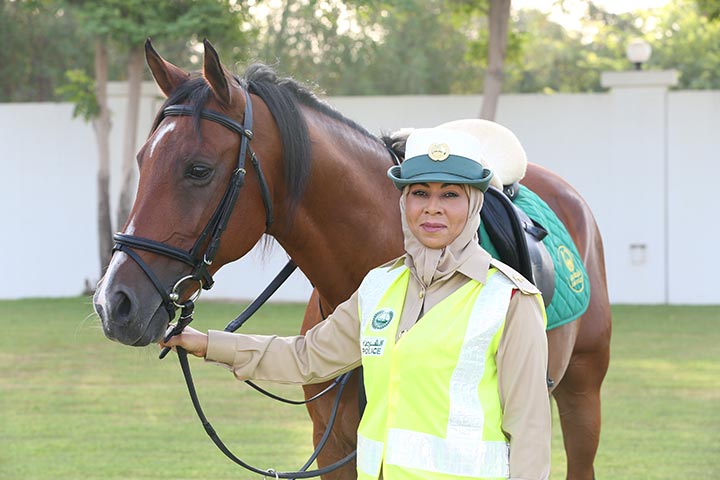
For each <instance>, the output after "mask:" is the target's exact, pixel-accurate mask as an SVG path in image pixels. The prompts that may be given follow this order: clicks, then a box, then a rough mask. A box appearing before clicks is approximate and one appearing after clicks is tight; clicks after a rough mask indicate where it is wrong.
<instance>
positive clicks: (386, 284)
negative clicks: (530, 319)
mask: <svg viewBox="0 0 720 480" xmlns="http://www.w3.org/2000/svg"><path fill="white" fill-rule="evenodd" d="M409 280H410V271H409V270H408V269H407V267H404V266H403V267H398V266H395V267H381V268H377V269H374V270H372V271H371V272H370V273H369V274H368V275H367V276H366V277H365V279H364V280H363V283H362V285H361V286H360V290H359V318H360V319H361V322H362V323H361V326H360V333H361V334H360V342H361V345H360V347H361V351H362V365H363V369H364V372H365V375H364V379H365V392H366V394H367V407H366V409H365V413H364V415H363V418H362V420H361V422H360V426H359V428H358V456H357V468H358V479H377V478H379V476H380V473H381V472H380V471H381V469H382V475H383V478H384V479H385V480H410V479H433V480H445V479H447V480H458V479H462V478H468V479H470V478H472V479H500V478H508V477H509V457H510V451H509V443H508V439H507V438H506V437H505V435H504V434H503V432H502V428H501V425H502V408H501V403H500V395H499V392H498V378H497V366H496V364H495V355H496V353H497V349H498V344H499V342H500V337H501V336H502V331H503V327H504V325H505V317H506V314H507V310H508V306H509V304H510V298H511V295H512V289H513V287H514V284H513V283H512V282H511V281H510V280H509V279H508V278H507V277H505V275H503V274H501V273H498V271H497V270H496V269H495V268H491V269H490V271H489V273H488V280H487V284H486V285H484V286H483V284H482V283H480V282H477V281H475V280H470V281H469V282H468V283H467V284H465V285H463V286H462V287H461V288H460V289H458V290H457V291H455V292H454V293H453V294H452V295H450V296H449V297H448V298H446V299H444V300H443V301H441V302H440V303H438V304H437V305H435V306H434V307H433V308H432V309H431V310H430V311H428V312H426V313H425V315H424V316H423V317H422V319H421V320H420V321H419V322H418V323H417V324H416V325H415V326H413V327H412V329H410V330H409V331H408V332H407V333H405V334H404V335H403V336H402V337H401V338H400V339H399V340H398V341H397V342H395V338H396V334H397V329H398V324H399V322H400V317H401V313H402V309H403V304H404V300H405V294H406V292H407V288H408V282H409Z"/></svg>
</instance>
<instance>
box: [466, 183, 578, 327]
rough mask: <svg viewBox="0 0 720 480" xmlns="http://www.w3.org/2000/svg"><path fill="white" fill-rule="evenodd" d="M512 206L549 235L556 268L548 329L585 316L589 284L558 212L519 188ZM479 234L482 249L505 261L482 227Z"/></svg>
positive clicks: (529, 192)
mask: <svg viewBox="0 0 720 480" xmlns="http://www.w3.org/2000/svg"><path fill="white" fill-rule="evenodd" d="M513 203H514V204H515V206H516V207H518V208H520V209H521V210H522V211H524V212H525V213H526V214H527V215H528V216H529V217H530V218H532V219H533V220H535V221H536V222H537V223H539V224H540V225H542V226H543V227H544V228H545V229H546V230H547V232H548V235H547V236H546V237H545V238H544V239H543V244H544V245H545V247H546V248H547V250H548V252H549V253H550V256H551V257H552V260H553V264H554V265H555V293H554V294H553V297H552V302H550V305H548V306H547V308H546V311H547V322H548V323H547V329H548V330H551V329H553V328H557V327H559V326H560V325H564V324H566V323H569V322H572V321H573V320H575V319H576V318H578V317H579V316H580V315H582V314H583V313H585V310H587V308H588V304H589V303H590V280H589V279H588V276H587V272H586V271H585V266H584V265H583V263H582V260H581V259H580V254H579V253H578V251H577V248H576V247H575V243H574V242H573V240H572V238H571V237H570V234H569V233H568V231H567V229H566V228H565V225H563V223H562V222H561V221H560V219H559V218H558V217H557V215H555V212H553V211H552V210H551V209H550V207H549V206H548V204H547V203H545V202H544V201H543V200H542V199H541V198H540V197H538V196H537V195H536V194H535V193H534V192H532V191H531V190H530V189H528V188H527V187H525V186H523V185H520V190H519V193H518V195H517V197H516V198H515V200H514V201H513ZM479 233H480V244H481V245H482V247H483V248H484V249H485V250H487V251H488V253H490V255H492V256H493V257H494V258H498V259H500V260H501V261H502V258H500V257H499V254H498V251H497V249H496V248H495V247H494V246H493V244H492V242H490V239H489V235H488V233H487V230H485V226H484V225H483V224H482V223H481V224H480V229H479Z"/></svg>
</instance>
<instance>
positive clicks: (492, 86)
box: [480, 0, 510, 120]
mask: <svg viewBox="0 0 720 480" xmlns="http://www.w3.org/2000/svg"><path fill="white" fill-rule="evenodd" d="M489 3H490V10H489V12H488V27H489V29H490V41H489V43H488V68H487V71H486V73H485V91H484V92H483V104H482V110H481V111H480V118H484V119H486V120H495V112H496V111H497V104H498V99H499V98H500V93H501V92H502V84H503V64H504V63H505V51H506V50H507V40H508V22H509V21H510V0H489Z"/></svg>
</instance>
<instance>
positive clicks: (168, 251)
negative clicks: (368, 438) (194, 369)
mask: <svg viewBox="0 0 720 480" xmlns="http://www.w3.org/2000/svg"><path fill="white" fill-rule="evenodd" d="M242 90H243V93H244V95H245V114H244V119H243V124H242V125H241V124H239V123H238V122H236V121H235V120H233V119H231V118H230V117H228V116H226V115H223V114H221V113H218V112H215V111H212V110H208V109H203V110H200V111H199V112H198V114H199V116H200V118H203V119H205V120H210V121H212V122H215V123H218V124H220V125H222V126H224V127H226V128H228V129H230V130H232V131H234V132H236V133H238V134H239V135H240V150H239V153H238V160H237V167H236V168H235V170H234V171H233V174H232V176H231V178H230V183H229V184H228V187H227V189H226V190H225V193H224V195H223V197H222V199H221V201H220V203H219V205H218V206H217V208H216V210H215V212H214V213H213V215H212V217H211V218H210V220H209V221H208V223H207V225H206V226H205V228H204V229H203V230H202V232H201V233H200V236H199V237H198V238H197V240H196V241H195V244H194V245H193V247H192V248H191V249H190V251H185V250H183V249H180V248H177V247H174V246H172V245H168V244H166V243H162V242H158V241H155V240H151V239H148V238H144V237H139V236H136V235H129V234H125V233H116V234H115V235H113V240H115V245H114V246H113V251H120V252H123V253H125V254H126V255H128V256H129V257H130V258H132V259H133V261H135V263H136V264H137V265H138V266H139V267H140V269H141V270H142V271H143V272H144V273H145V275H147V277H148V278H149V279H150V281H151V282H152V284H153V285H154V286H155V289H156V290H157V291H158V293H159V294H160V296H161V298H162V305H163V306H164V307H165V309H166V310H167V312H168V317H169V320H168V321H169V322H172V321H173V319H174V318H175V314H176V311H177V310H178V309H181V314H180V319H179V321H178V322H177V324H176V325H175V326H174V328H173V329H172V330H171V331H170V332H169V333H168V334H167V335H166V336H165V341H167V340H169V339H170V338H171V337H172V336H174V335H177V334H179V333H180V332H182V330H183V329H184V328H185V327H186V326H187V325H188V324H189V323H190V322H191V321H192V315H193V310H194V308H195V301H196V300H197V299H198V298H199V297H200V293H201V292H202V290H203V289H204V290H209V289H210V288H212V286H213V284H214V280H213V277H212V275H211V274H210V271H209V267H210V266H211V265H212V262H213V260H214V258H215V255H216V254H217V251H218V248H219V245H220V238H221V237H222V234H223V232H224V231H225V230H226V228H227V225H228V222H229V221H230V217H231V216H232V212H233V209H234V207H235V203H236V202H237V198H238V195H239V194H240V189H241V188H242V186H243V185H244V183H245V174H246V173H247V172H246V170H245V159H246V157H248V155H249V157H250V161H251V162H252V164H253V167H254V168H255V172H256V173H257V176H258V181H259V184H260V193H261V196H262V201H263V205H264V206H265V230H266V231H267V229H268V228H269V227H270V225H272V222H273V206H272V201H271V199H270V189H269V188H268V185H267V181H266V179H265V175H263V172H262V169H261V168H260V163H259V161H258V159H257V157H256V155H255V152H253V150H252V148H250V141H251V140H252V138H253V131H252V121H253V115H252V103H251V101H250V93H249V90H248V89H247V88H243V89H242ZM194 114H195V109H193V108H192V107H190V106H188V105H170V106H167V107H165V108H164V109H163V111H162V114H161V117H160V118H159V119H158V122H157V123H158V124H159V123H160V121H162V119H164V118H165V117H174V116H193V115H194ZM205 244H207V247H206V248H205V251H204V253H202V254H201V253H200V252H201V250H202V248H203V246H204V245H205ZM135 250H143V251H146V252H150V253H154V254H157V255H162V256H165V257H169V258H171V259H174V260H177V261H180V262H182V263H185V264H187V265H189V266H190V267H192V271H191V272H190V274H188V275H185V276H183V277H181V278H180V279H179V280H177V281H176V282H175V283H174V285H173V287H172V289H171V290H170V291H169V292H168V291H166V289H165V287H164V286H163V284H162V283H161V281H160V279H159V278H158V277H157V275H155V273H154V272H153V271H152V269H151V268H150V266H149V265H148V264H147V263H146V262H145V261H144V260H143V259H142V258H141V257H140V255H138V254H137V253H136V252H135ZM295 268H296V265H295V264H294V263H293V262H292V260H291V261H290V262H288V264H287V265H286V266H285V268H284V269H283V270H282V271H281V272H280V273H279V274H278V276H277V277H276V278H275V279H274V280H273V281H272V282H271V284H270V285H268V287H267V288H266V289H265V291H264V292H263V293H262V294H261V295H260V297H258V299H256V301H255V302H253V303H252V304H251V305H250V306H248V308H247V309H246V310H245V311H244V312H243V313H242V314H241V315H240V316H239V317H237V318H236V319H235V320H234V321H233V322H231V323H230V324H229V325H228V326H227V327H226V328H225V330H226V331H235V330H237V328H239V327H240V326H241V325H242V324H243V323H244V322H245V320H247V319H248V318H249V317H250V315H252V313H254V312H255V311H256V310H257V309H258V308H260V306H261V305H262V304H263V303H264V302H265V301H266V300H267V298H269V297H270V295H272V293H273V292H274V291H275V290H277V288H278V287H279V286H280V285H281V284H282V283H283V282H284V280H286V279H287V278H288V277H289V276H290V274H291V273H292V272H293V271H294V270H295ZM185 282H196V283H197V284H198V289H197V290H196V291H194V292H193V293H191V294H190V297H189V298H188V299H187V300H185V301H184V302H183V303H179V302H180V298H181V295H182V291H181V287H182V285H183V284H184V283H185ZM168 351H169V349H167V348H166V349H164V350H163V351H162V352H161V354H160V358H163V357H164V356H165V355H166V354H167V352H168ZM177 353H178V359H179V361H180V366H181V368H182V371H183V375H184V377H185V383H186V384H187V387H188V392H189V394H190V398H191V400H192V403H193V407H194V408H195V412H196V413H197V415H198V417H199V418H200V421H201V422H202V425H203V427H204V428H205V431H206V433H207V434H208V436H209V437H210V439H211V440H212V441H213V442H214V443H215V445H216V446H217V447H218V449H220V451H222V452H223V454H225V456H227V457H228V458H229V459H230V460H232V461H233V462H235V463H237V464H238V465H240V466H242V467H244V468H246V469H247V470H250V471H252V472H254V473H257V474H258V475H263V476H266V477H270V478H312V477H318V476H321V475H325V474H326V473H329V472H332V471H334V470H336V469H338V468H340V467H342V466H343V465H345V464H347V463H348V462H349V461H351V460H352V459H354V458H355V455H356V452H352V453H351V454H349V455H347V456H346V457H345V458H343V459H341V460H339V461H337V462H335V463H333V464H332V465H328V466H326V467H324V468H319V469H316V470H311V471H307V469H308V468H309V467H310V465H312V463H313V462H314V461H315V459H316V458H317V456H318V455H319V453H320V450H321V449H322V447H323V446H324V445H325V442H326V441H327V439H328V438H329V435H330V432H331V430H332V426H333V424H334V421H335V418H336V415H337V411H338V407H339V403H340V395H341V394H342V392H343V390H344V388H345V385H346V384H347V381H348V379H349V377H350V372H348V373H345V374H343V375H341V376H340V377H338V378H337V379H335V381H334V382H333V383H332V384H331V385H330V386H328V387H327V388H325V389H324V390H323V391H321V392H320V393H319V394H317V395H315V396H313V397H312V398H309V399H307V400H303V401H293V400H286V399H283V398H281V397H278V396H276V395H274V394H272V393H269V392H267V391H265V390H263V389H262V388H260V387H258V386H257V385H255V384H253V383H252V382H249V381H246V383H247V384H249V385H250V386H251V387H253V388H254V389H256V390H258V391H260V392H262V393H264V394H265V395H268V396H270V397H271V398H274V399H276V400H280V401H283V402H285V403H292V404H303V403H308V402H311V401H313V400H315V399H317V398H319V397H320V396H322V395H324V394H325V393H327V392H329V391H330V390H332V389H333V388H334V387H335V386H338V385H339V389H338V392H337V395H336V398H335V403H334V405H333V410H332V414H331V418H330V420H329V421H328V425H327V428H326V431H325V434H324V435H323V437H322V439H321V441H320V442H318V445H317V447H316V448H315V451H314V452H313V454H312V455H311V456H310V458H309V459H308V461H307V462H306V463H305V464H304V465H303V467H302V468H301V469H300V470H299V471H297V472H277V471H275V470H273V469H269V470H264V469H259V468H256V467H253V466H251V465H249V464H247V463H246V462H244V461H243V460H241V459H240V458H238V457H237V456H235V455H234V454H233V453H232V452H231V451H230V450H229V449H228V448H227V446H226V445H225V444H224V443H223V442H222V440H220V438H219V437H218V435H217V433H216V432H215V429H214V428H213V427H212V425H211V424H210V422H208V420H207V418H206V416H205V414H204V412H203V410H202V407H201V406H200V402H199V400H198V397H197V392H196V391H195V385H194V382H193V380H192V374H191V373H190V365H189V362H188V360H187V352H186V351H185V350H184V349H183V348H181V347H177Z"/></svg>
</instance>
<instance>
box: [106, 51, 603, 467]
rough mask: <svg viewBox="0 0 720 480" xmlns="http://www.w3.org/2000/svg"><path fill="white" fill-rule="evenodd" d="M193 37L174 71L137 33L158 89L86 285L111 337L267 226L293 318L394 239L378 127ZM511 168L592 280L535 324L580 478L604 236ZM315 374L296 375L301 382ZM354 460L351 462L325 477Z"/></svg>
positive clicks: (593, 443) (309, 312) (344, 421)
mask: <svg viewBox="0 0 720 480" xmlns="http://www.w3.org/2000/svg"><path fill="white" fill-rule="evenodd" d="M204 49H205V51H204V59H203V66H202V71H201V72H194V73H187V72H185V71H184V70H182V69H181V68H179V67H177V66H175V65H173V64H172V63H170V62H168V61H166V60H165V59H164V58H162V57H161V56H160V55H159V54H158V53H157V52H156V51H155V49H154V48H153V47H152V45H151V44H150V42H149V41H148V42H146V46H145V50H146V59H147V63H148V65H149V68H150V70H151V72H152V75H153V77H154V79H155V81H156V83H157V84H158V86H159V88H160V89H161V91H162V92H163V93H164V94H165V96H166V97H167V100H166V101H165V104H164V105H163V107H162V108H161V110H160V112H159V113H158V115H157V117H156V119H155V121H154V124H153V126H152V129H151V132H150V134H149V136H148V138H147V140H146V142H145V144H144V145H143V146H142V147H141V149H140V150H139V153H138V156H137V159H138V166H139V170H140V176H139V184H138V193H137V196H136V199H135V203H134V205H133V207H132V210H131V212H130V216H129V219H128V221H127V223H126V225H125V226H124V229H123V233H122V234H120V235H119V236H117V237H116V240H117V241H118V244H119V246H117V248H116V251H115V252H114V253H113V256H112V258H111V261H110V263H109V265H108V268H107V270H106V272H105V275H104V276H103V278H102V279H101V280H100V281H99V283H98V286H97V289H96V292H95V295H94V305H95V310H96V312H97V314H98V316H99V317H100V319H101V322H102V326H103V331H104V333H105V335H106V336H107V337H108V338H109V339H111V340H115V341H118V342H120V343H122V344H126V345H134V346H144V345H148V344H150V343H153V342H158V341H159V340H160V339H161V338H162V336H163V334H164V332H165V331H166V329H167V327H168V323H169V322H170V321H171V320H172V318H173V315H174V308H175V307H180V306H182V305H186V304H187V303H183V302H187V300H188V299H189V300H192V299H194V298H195V296H196V295H197V294H198V292H199V291H200V290H199V289H200V288H201V287H204V288H207V287H208V284H211V282H212V274H214V273H215V272H217V270H218V269H220V268H221V266H223V265H225V264H228V263H230V262H233V261H235V260H237V259H239V258H241V257H242V256H243V255H245V254H246V253H247V252H249V251H250V250H251V249H252V248H253V246H254V245H255V244H256V243H258V242H259V241H260V240H261V239H262V238H263V237H264V236H265V235H268V236H272V237H273V238H274V239H275V240H276V241H277V242H278V243H279V244H280V245H281V246H282V247H283V248H284V249H285V251H286V252H287V253H288V254H289V255H290V257H291V258H292V259H293V261H294V262H295V263H296V264H297V265H298V267H299V268H300V269H301V270H302V272H303V273H304V274H305V275H306V276H307V278H308V279H309V280H310V282H311V283H312V285H313V286H314V290H313V292H312V294H311V298H310V299H309V302H308V304H307V307H306V311H305V315H304V318H303V321H302V325H301V327H300V332H301V333H304V332H305V331H307V330H308V329H309V328H311V327H312V326H313V325H315V324H317V323H318V322H320V321H322V319H323V318H324V316H327V315H328V313H329V312H332V310H333V309H334V308H335V307H336V306H337V305H338V304H340V303H341V302H343V301H344V300H345V299H347V298H348V297H349V296H350V295H351V294H352V293H353V292H354V291H355V289H356V288H357V287H358V286H359V284H360V282H361V280H362V279H363V277H364V275H365V274H366V273H367V272H368V271H369V270H370V269H371V268H373V267H375V266H377V265H380V264H382V263H384V262H386V261H388V260H391V259H393V258H396V257H397V256H399V255H401V254H402V253H403V240H402V231H401V226H400V211H399V205H398V199H399V195H400V192H399V191H398V190H397V189H396V188H395V187H394V185H393V184H392V183H391V182H390V181H389V180H388V179H387V177H386V171H387V169H388V168H389V167H390V166H392V165H393V161H394V159H393V155H392V154H391V152H390V150H389V149H388V141H387V139H385V140H383V139H382V138H379V137H377V136H375V135H373V134H371V133H369V132H368V131H367V130H365V129H364V128H363V127H362V126H360V125H359V124H357V123H356V122H354V121H352V120H350V119H349V118H346V117H345V116H343V115H342V114H341V113H339V112H338V111H336V110H335V109H333V108H332V107H330V106H329V105H328V104H326V103H325V102H323V101H322V100H320V99H319V98H318V97H317V96H316V94H315V93H314V92H313V91H312V90H311V89H310V88H308V87H306V86H304V85H302V84H300V83H299V82H296V81H294V80H292V79H288V78H280V77H279V76H278V75H277V74H276V72H275V71H274V70H273V69H272V68H270V67H267V66H265V65H261V64H254V65H251V66H249V67H248V68H247V69H246V70H245V72H244V74H243V75H242V76H239V75H233V74H231V73H230V72H229V71H228V70H227V69H226V68H225V67H224V66H223V64H222V63H221V61H220V57H219V55H218V54H217V52H216V51H215V49H214V48H213V46H212V45H211V44H210V43H209V42H208V41H205V42H204ZM246 159H249V160H250V164H248V165H247V168H246V167H245V160H246ZM245 173H247V175H245ZM239 176H241V177H242V178H240V179H238V178H239ZM522 183H523V184H524V185H526V186H527V187H528V188H530V189H531V190H532V191H534V192H535V193H537V194H538V195H539V196H540V197H541V198H542V199H544V200H545V202H547V204H548V205H549V206H550V207H551V208H552V210H553V211H555V212H556V214H557V215H558V217H559V218H560V219H561V220H562V221H563V223H564V224H565V225H566V226H567V228H568V231H569V233H570V235H571V236H572V238H573V240H574V242H575V244H576V247H577V249H578V251H579V253H580V255H581V257H582V260H583V262H584V264H585V267H586V270H587V272H588V276H589V279H590V282H591V284H592V293H591V297H590V304H589V306H588V308H587V310H586V312H585V313H584V314H583V315H582V316H581V317H580V318H578V319H577V320H575V321H573V322H570V323H567V324H565V325H563V326H560V327H558V328H555V329H552V330H549V331H548V333H547V339H548V346H549V368H548V373H549V377H551V378H552V379H554V381H555V384H554V386H553V387H552V388H551V389H550V393H551V394H552V395H553V396H554V398H555V400H556V403H557V408H558V412H559V416H560V422H561V427H562V434H563V440H564V446H565V451H566V456H567V478H568V479H573V480H580V479H592V478H593V477H594V467H593V463H594V459H595V455H596V451H597V448H598V444H599V437H600V389H601V385H602V382H603V379H604V377H605V373H606V371H607V369H608V365H609V359H610V352H609V350H610V349H609V344H610V334H611V312H610V304H609V299H608V290H607V285H606V276H605V266H604V253H603V245H602V239H601V236H600V233H599V231H598V228H597V225H596V223H595V220H594V218H593V215H592V212H591V211H590V208H589V206H588V205H587V204H586V203H585V201H584V200H583V199H582V197H581V196H580V195H579V194H578V192H577V191H576V190H575V189H574V188H573V187H572V186H570V185H569V184H568V183H567V182H566V181H565V180H563V179H562V178H561V177H560V176H558V175H557V174H555V173H553V172H551V171H549V170H548V169H545V168H543V167H541V166H539V165H537V164H533V163H530V164H529V165H528V168H527V173H526V175H525V178H524V179H523V181H522ZM238 185H239V186H238ZM240 187H242V188H240ZM203 251H204V253H203ZM188 252H189V253H188ZM196 290H197V291H196ZM324 387H325V385H309V386H305V387H304V388H305V395H306V396H307V397H309V396H312V395H314V394H315V393H317V392H318V391H320V390H322V389H323V388H324ZM358 387H359V385H358V380H357V376H353V377H352V378H351V380H350V382H349V384H348V385H347V389H346V396H345V397H344V398H343V400H342V402H341V405H340V410H339V412H338V415H337V418H338V419H339V421H338V422H337V423H336V424H335V425H334V426H333V428H332V432H331V435H330V438H329V440H328V442H327V445H326V447H325V448H324V449H323V450H322V451H321V453H320V455H319V457H318V459H317V462H318V465H320V466H323V465H328V464H331V463H333V462H335V461H337V460H338V459H340V458H343V457H344V456H345V455H347V454H348V453H350V452H352V451H353V450H354V448H355V439H356V429H357V425H358V422H359V417H360V412H359V406H358V395H357V392H358ZM332 403H333V399H332V398H325V397H323V398H320V399H319V400H317V401H315V402H312V403H310V404H308V411H309V414H310V417H311V419H312V421H313V429H314V430H313V436H314V441H315V442H316V443H317V441H318V440H319V438H320V436H321V435H322V434H323V432H324V429H325V425H326V424H327V422H328V417H329V415H330V407H331V404H332ZM355 476H356V473H355V469H354V465H353V464H352V463H351V464H349V465H346V466H344V467H343V468H341V469H339V470H336V471H334V472H333V473H330V474H327V475H325V476H323V478H325V479H349V478H355Z"/></svg>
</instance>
